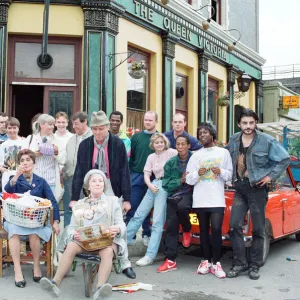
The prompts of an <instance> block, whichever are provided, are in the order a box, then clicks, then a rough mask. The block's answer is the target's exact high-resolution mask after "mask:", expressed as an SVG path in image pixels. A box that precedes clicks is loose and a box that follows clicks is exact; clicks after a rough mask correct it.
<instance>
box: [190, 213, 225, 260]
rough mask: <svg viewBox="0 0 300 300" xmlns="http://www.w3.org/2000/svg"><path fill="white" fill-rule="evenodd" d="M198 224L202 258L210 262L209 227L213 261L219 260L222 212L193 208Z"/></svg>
mask: <svg viewBox="0 0 300 300" xmlns="http://www.w3.org/2000/svg"><path fill="white" fill-rule="evenodd" d="M194 211H195V213H196V214H197V218H198V220H199V224H200V242H201V247H202V250H203V255H204V260H208V261H209V262H211V248H210V238H209V228H210V227H211V237H212V238H211V244H212V252H213V263H214V264H216V263H217V262H219V261H220V258H221V253H222V223H223V217H224V214H222V213H215V212H207V211H203V209H201V208H200V209H197V208H194Z"/></svg>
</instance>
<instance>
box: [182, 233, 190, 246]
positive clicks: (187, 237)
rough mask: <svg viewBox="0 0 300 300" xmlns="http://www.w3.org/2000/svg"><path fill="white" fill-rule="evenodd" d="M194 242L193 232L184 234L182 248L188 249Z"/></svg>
mask: <svg viewBox="0 0 300 300" xmlns="http://www.w3.org/2000/svg"><path fill="white" fill-rule="evenodd" d="M191 242H192V234H191V232H184V233H183V237H182V246H183V247H185V248H188V247H189V246H190V245H191Z"/></svg>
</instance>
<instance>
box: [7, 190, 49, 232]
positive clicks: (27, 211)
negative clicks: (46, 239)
mask: <svg viewBox="0 0 300 300" xmlns="http://www.w3.org/2000/svg"><path fill="white" fill-rule="evenodd" d="M34 199H35V201H36V202H40V203H43V202H45V199H42V198H39V197H35V196H34ZM48 202H49V201H48ZM2 206H3V217H4V218H5V219H6V221H8V222H10V223H12V224H15V225H19V226H23V227H28V228H37V227H41V226H44V224H45V221H46V219H47V215H48V212H49V209H50V207H51V202H50V203H49V204H48V205H43V206H38V207H35V208H32V207H28V206H24V205H20V204H18V200H17V201H9V200H3V201H2Z"/></svg>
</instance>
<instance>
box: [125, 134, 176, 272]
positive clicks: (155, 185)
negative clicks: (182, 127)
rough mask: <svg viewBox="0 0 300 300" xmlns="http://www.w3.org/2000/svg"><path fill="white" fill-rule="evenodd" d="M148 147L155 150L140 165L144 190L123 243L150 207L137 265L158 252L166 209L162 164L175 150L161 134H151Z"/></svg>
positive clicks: (137, 226) (145, 261)
mask: <svg viewBox="0 0 300 300" xmlns="http://www.w3.org/2000/svg"><path fill="white" fill-rule="evenodd" d="M150 148H152V149H153V150H154V151H155V152H154V153H152V154H150V155H149V156H148V158H147V161H146V164H145V167H144V180H145V183H146V185H147V186H148V190H147V193H146V195H145V196H144V198H143V200H142V202H141V203H140V205H139V207H138V209H137V211H136V212H135V214H134V216H133V218H132V219H131V220H130V222H129V223H128V225H127V242H128V244H129V243H130V242H131V241H132V239H133V237H134V236H135V234H136V233H137V231H138V230H139V228H140V227H141V225H142V223H143V222H144V220H145V219H146V217H147V216H148V215H149V213H150V211H151V209H152V208H154V210H153V222H152V230H151V237H150V241H149V244H148V247H147V252H146V255H145V256H144V257H142V258H141V259H140V260H138V261H137V262H136V264H137V265H138V266H140V267H142V266H147V265H150V264H153V262H154V259H155V257H156V255H157V252H158V248H159V244H160V240H161V236H162V232H163V228H164V224H165V220H166V209H167V192H166V191H165V190H164V189H163V188H162V178H163V177H164V166H165V164H166V162H167V161H168V160H169V159H170V158H171V157H173V156H176V155H177V150H174V149H171V148H169V141H168V139H167V138H166V137H165V136H164V135H163V134H161V133H154V134H153V135H152V137H151V140H150ZM152 174H153V175H154V176H155V179H154V180H153V181H152V182H151V180H150V177H151V175H152Z"/></svg>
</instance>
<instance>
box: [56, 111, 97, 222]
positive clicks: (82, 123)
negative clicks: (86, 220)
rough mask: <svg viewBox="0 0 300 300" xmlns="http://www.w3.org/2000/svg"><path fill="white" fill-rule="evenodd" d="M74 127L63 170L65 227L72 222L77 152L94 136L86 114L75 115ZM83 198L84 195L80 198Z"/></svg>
mask: <svg viewBox="0 0 300 300" xmlns="http://www.w3.org/2000/svg"><path fill="white" fill-rule="evenodd" d="M71 120H72V125H73V129H74V131H75V134H74V135H73V136H72V137H71V138H70V139H69V141H68V143H67V146H66V152H65V156H66V157H65V164H64V167H63V169H62V176H63V180H64V187H65V192H64V196H63V204H64V227H66V226H68V225H69V224H70V221H71V215H72V213H71V211H70V208H69V204H70V201H71V196H72V181H73V175H74V172H75V167H76V163H77V152H78V147H79V144H80V143H81V142H82V141H83V140H85V139H86V138H88V137H90V136H91V135H92V131H91V129H90V128H89V126H88V115H87V113H86V112H83V111H79V112H76V113H75V114H73V116H72V118H71ZM82 197H83V193H82V195H81V197H80V198H82Z"/></svg>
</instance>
